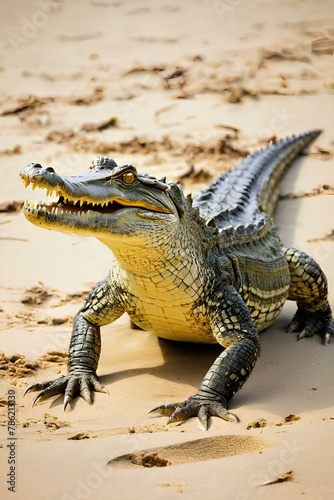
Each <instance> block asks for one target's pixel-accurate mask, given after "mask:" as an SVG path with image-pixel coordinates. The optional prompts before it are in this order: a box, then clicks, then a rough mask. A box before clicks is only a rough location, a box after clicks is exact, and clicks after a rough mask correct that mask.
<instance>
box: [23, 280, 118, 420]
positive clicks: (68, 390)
mask: <svg viewBox="0 0 334 500" xmlns="http://www.w3.org/2000/svg"><path fill="white" fill-rule="evenodd" d="M118 292H119V290H118ZM121 297H122V294H119V293H117V287H114V286H113V283H112V280H111V278H110V277H109V276H108V277H107V278H106V279H105V280H103V281H101V282H100V283H99V284H98V285H97V286H96V287H95V288H94V289H93V290H92V292H91V293H90V294H89V296H88V298H87V301H86V303H85V305H84V306H83V308H82V309H81V310H80V311H79V312H78V314H77V315H76V316H75V318H74V322H73V331H72V337H71V342H70V348H69V355H68V373H67V375H65V376H62V377H59V378H57V379H55V380H51V381H48V382H44V383H39V384H34V385H32V386H30V387H28V389H27V390H26V391H25V394H26V393H28V392H34V391H41V392H40V393H39V394H38V395H37V397H36V398H35V400H34V402H33V404H35V403H37V402H38V401H44V400H45V399H48V398H49V397H51V396H55V395H57V394H64V410H65V409H66V407H67V405H68V404H69V403H70V402H71V401H72V400H73V399H74V398H75V397H76V396H79V395H80V396H81V397H82V398H83V399H84V400H85V401H87V402H88V403H89V404H91V402H92V392H93V391H97V392H108V391H107V390H106V389H105V388H104V387H103V386H102V385H101V383H100V382H99V379H98V377H97V375H96V370H97V366H98V363H99V358H100V351H101V337H100V326H102V325H106V324H108V323H111V322H112V321H115V320H116V319H117V318H119V317H120V316H121V315H122V313H123V312H124V309H123V307H122V300H121Z"/></svg>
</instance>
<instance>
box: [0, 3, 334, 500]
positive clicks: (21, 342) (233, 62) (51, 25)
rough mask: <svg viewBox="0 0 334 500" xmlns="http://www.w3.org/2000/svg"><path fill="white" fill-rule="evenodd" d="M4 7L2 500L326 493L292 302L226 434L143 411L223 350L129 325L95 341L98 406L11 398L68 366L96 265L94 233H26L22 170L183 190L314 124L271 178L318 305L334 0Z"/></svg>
mask: <svg viewBox="0 0 334 500" xmlns="http://www.w3.org/2000/svg"><path fill="white" fill-rule="evenodd" d="M0 6H1V12H2V15H1V18H2V29H1V31H2V44H1V52H0V56H1V59H0V71H1V79H0V93H1V94H0V124H1V126H0V139H1V140H0V173H1V182H0V211H1V213H0V238H1V260H0V268H1V271H0V280H1V281H0V297H1V303H0V322H1V333H0V351H1V353H2V354H1V356H0V373H1V375H2V378H1V380H0V389H1V396H0V416H1V427H0V429H1V436H0V437H1V448H0V471H1V474H0V497H1V498H2V499H11V498H15V499H20V500H21V499H22V500H42V499H43V500H44V499H46V498H47V499H50V500H56V499H57V500H58V499H60V500H73V499H78V500H79V499H83V500H85V499H102V500H104V499H111V500H119V499H121V500H125V499H126V500H132V499H134V500H136V499H142V498H143V499H147V500H149V499H152V500H153V499H156V498H162V499H174V498H185V499H199V498H206V499H210V500H211V499H213V500H215V499H222V498H223V499H227V500H230V499H231V500H235V499H236V500H248V499H255V498H263V499H269V498H270V499H271V500H275V499H280V498H287V499H298V498H305V499H311V498H314V499H321V500H327V499H331V498H333V497H334V479H333V459H334V451H333V438H334V407H333V400H334V377H333V368H334V355H333V346H334V342H332V343H331V344H330V345H329V346H326V347H324V346H322V345H321V342H320V338H315V337H314V338H310V339H303V340H302V341H300V342H297V341H296V336H295V334H286V333H285V328H286V325H287V324H288V322H289V320H290V318H291V316H292V315H293V313H294V311H295V304H293V303H288V304H286V307H285V308H284V311H283V313H282V315H281V316H280V318H279V320H278V321H277V322H276V324H275V325H274V326H272V327H271V328H269V329H268V330H267V331H266V332H264V333H263V334H261V341H262V355H261V357H260V359H259V361H258V363H257V365H256V367H255V370H254V372H253V373H252V375H251V377H250V379H249V381H248V382H247V383H246V385H245V386H244V388H243V389H242V390H241V391H240V393H238V394H237V395H236V396H235V398H234V399H233V400H232V401H231V405H230V407H231V410H232V411H233V412H235V413H237V414H238V416H239V418H240V423H238V424H231V423H227V422H225V421H223V420H220V419H217V418H215V419H212V422H211V427H210V429H209V430H208V431H207V432H203V431H202V430H200V429H199V425H198V422H197V420H196V419H190V420H188V421H187V422H185V423H184V424H183V425H180V426H178V425H170V426H167V425H166V418H152V417H148V416H147V412H148V411H149V410H150V409H151V408H152V407H154V406H157V405H159V404H162V403H167V402H173V401H182V400H183V399H185V398H187V397H188V396H189V395H191V394H193V393H194V392H195V391H196V389H197V388H198V387H199V385H200V383H201V381H202V378H203V376H204V374H205V372H206V371H207V369H208V368H209V366H210V365H211V363H212V362H213V360H214V359H215V357H216V356H217V355H218V353H219V352H220V349H219V347H218V346H203V345H191V344H179V343H173V342H168V341H163V340H159V339H157V338H156V337H154V336H152V335H150V334H149V333H147V332H142V331H133V330H131V329H130V327H129V321H128V319H127V318H126V317H122V318H121V319H120V320H118V321H117V322H116V323H114V324H112V325H109V326H107V327H105V328H103V330H102V355H101V360H100V365H99V370H98V373H99V375H100V377H101V381H102V383H103V384H104V385H105V386H106V388H107V389H108V391H109V393H110V395H109V396H107V395H105V394H96V395H95V401H94V404H93V405H91V406H89V405H88V404H87V403H85V402H84V401H83V400H82V399H80V400H76V401H75V402H74V403H73V404H72V405H71V409H68V410H67V411H66V412H65V413H64V412H63V398H62V397H55V398H53V399H51V400H50V401H46V402H44V403H41V404H38V405H37V406H35V407H32V406H31V404H32V401H33V396H34V395H33V394H29V395H27V396H26V397H25V398H23V392H24V390H25V389H26V388H27V387H28V386H29V385H30V384H32V383H36V382H42V381H44V380H48V379H53V378H56V377H58V376H59V374H65V373H66V356H67V346H68V343H69V338H70V334H71V321H72V318H73V316H74V315H75V313H76V312H77V311H78V309H79V308H80V307H81V305H82V303H83V301H84V300H85V297H86V296H87V293H88V292H89V290H90V289H91V288H92V287H93V286H94V284H95V283H97V282H98V281H99V280H101V279H102V278H103V277H104V276H105V275H106V273H107V271H108V268H109V267H110V264H111V255H110V252H109V250H108V249H107V248H106V247H104V246H102V245H101V244H100V243H99V242H98V241H97V240H95V239H93V238H84V237H80V236H78V235H65V234H62V233H56V232H52V231H45V230H42V229H39V228H37V227H35V226H33V225H31V224H29V223H28V222H27V221H26V219H25V218H24V217H23V215H22V214H21V213H20V206H21V203H22V201H23V200H24V199H25V198H26V197H29V199H30V200H33V199H34V196H37V197H39V196H40V195H39V193H38V194H36V193H37V191H34V193H31V191H29V190H27V191H25V190H24V188H23V186H22V185H21V183H20V180H19V171H20V170H21V168H22V167H23V166H25V165H26V164H28V163H30V162H39V163H41V164H42V165H53V166H54V167H55V168H56V169H57V171H58V172H60V173H62V174H67V175H72V174H78V173H81V172H83V171H85V170H86V169H87V167H88V166H89V165H90V164H91V161H92V159H93V158H94V157H95V156H96V155H106V156H110V157H112V158H114V159H115V160H116V161H117V162H118V163H120V164H122V163H124V164H125V163H132V164H133V165H135V166H136V167H137V169H138V170H139V171H141V172H148V173H150V174H152V175H157V176H160V177H161V176H165V175H166V176H167V178H168V179H169V180H174V181H175V180H178V181H180V182H182V183H183V185H184V187H185V190H186V191H187V192H191V191H192V192H195V191H197V190H198V189H199V187H200V186H201V185H202V184H203V183H207V182H210V180H211V179H213V178H214V177H215V176H216V175H217V174H218V173H220V172H222V171H224V170H226V169H228V168H230V167H232V166H234V165H236V164H237V163H238V161H240V160H241V159H242V158H243V157H244V156H245V155H247V154H248V153H249V152H251V151H253V150H254V149H255V148H257V147H261V146H264V145H266V144H267V143H268V141H269V140H270V139H271V138H276V137H284V136H286V135H289V134H292V133H298V132H302V131H305V130H308V129H312V128H322V129H323V130H324V132H323V134H322V135H321V136H320V138H319V139H318V140H317V142H316V144H314V145H313V146H312V147H311V149H310V154H309V155H308V156H302V157H301V158H300V159H298V160H297V161H296V163H295V165H294V166H293V168H292V169H291V170H290V171H289V173H288V174H287V175H286V177H285V179H284V181H283V182H282V186H281V201H280V202H279V206H278V209H277V213H276V219H275V222H276V225H277V226H278V228H279V231H280V234H281V237H282V239H283V241H284V242H285V243H286V244H289V245H294V246H296V247H298V248H301V249H303V250H304V251H306V252H308V253H310V254H311V255H312V256H313V257H314V258H315V259H316V260H317V261H318V262H319V263H320V264H321V266H322V267H323V269H324V271H325V273H326V275H327V277H328V281H329V287H330V300H331V304H332V306H333V289H334V267H333V255H334V241H333V229H334V221H333V208H334V205H333V197H332V195H333V189H334V159H333V156H334V149H333V147H334V146H333V144H334V136H333V131H334V126H333V125H334V118H333V117H334V56H333V47H334V28H333V26H334V24H333V23H334V10H333V4H332V1H331V0H321V1H317V2H312V1H310V0H305V1H299V0H295V1H290V0H283V1H280V2H278V1H272V0H269V1H266V2H265V1H263V0H250V1H245V0H244V1H243V0H238V1H237V0H212V1H205V0H194V1H190V0H184V1H182V2H178V1H176V0H156V1H153V0H138V1H134V0H128V1H116V0H81V1H78V0H77V1H76V0H63V1H62V0H53V1H47V0H40V1H33V0H28V1H23V0H17V1H15V2H12V1H10V0H1V1H0ZM9 396H10V397H9ZM12 398H13V399H14V403H13V402H12ZM8 404H9V406H8ZM13 404H14V406H13ZM13 409H14V410H15V414H14V413H13ZM12 423H14V431H13V434H10V431H11V427H12V425H11V424H12ZM14 438H17V439H14ZM11 459H13V460H14V464H11V463H9V461H10V460H11ZM11 466H12V467H13V469H10V467H11ZM7 474H9V476H7ZM11 475H12V482H13V484H14V486H13V488H14V489H15V493H13V491H10V490H8V488H9V487H11V483H10V482H9V483H7V481H11Z"/></svg>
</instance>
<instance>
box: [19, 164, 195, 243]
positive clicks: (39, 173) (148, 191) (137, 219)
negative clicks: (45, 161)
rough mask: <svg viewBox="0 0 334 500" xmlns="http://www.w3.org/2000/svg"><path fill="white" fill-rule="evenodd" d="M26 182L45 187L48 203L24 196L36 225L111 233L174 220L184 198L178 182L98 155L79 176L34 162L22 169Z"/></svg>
mask: <svg viewBox="0 0 334 500" xmlns="http://www.w3.org/2000/svg"><path fill="white" fill-rule="evenodd" d="M20 176H21V179H22V182H23V184H24V186H25V187H27V186H28V185H29V184H31V185H32V189H35V188H36V187H37V188H42V189H45V190H46V194H47V196H51V197H52V196H54V201H51V202H50V203H44V202H40V203H37V202H35V203H29V202H28V201H26V202H25V204H24V206H23V213H24V215H25V217H26V218H27V219H28V220H29V221H30V222H32V223H33V224H36V225H38V226H41V227H44V228H46V229H53V230H56V231H62V232H70V233H81V234H86V235H87V234H88V235H91V236H96V237H97V238H100V237H101V238H102V239H103V238H104V239H105V238H109V237H111V236H112V237H117V235H120V236H123V237H124V236H125V235H129V236H134V235H136V233H140V234H142V233H143V232H144V229H145V227H144V226H150V227H151V226H152V225H154V226H155V227H158V226H161V225H163V226H165V225H166V224H172V223H173V221H174V223H175V221H176V220H178V219H179V218H180V217H181V216H182V214H183V213H184V208H183V207H182V206H181V205H182V204H183V203H185V202H186V199H185V198H184V197H183V196H181V190H180V189H179V188H178V186H176V185H175V184H167V183H166V182H165V179H161V180H158V179H156V178H154V177H151V176H149V175H147V174H144V175H140V174H138V173H137V170H136V169H135V167H133V166H131V165H125V166H117V164H116V163H115V162H114V161H113V160H111V159H110V158H107V157H98V158H96V159H95V160H94V161H93V165H92V167H91V168H90V169H89V170H88V171H87V172H86V173H84V174H82V175H78V176H62V175H59V174H57V173H56V172H55V171H54V169H53V168H52V167H46V168H42V166H41V165H40V164H38V163H30V164H29V165H27V166H26V167H25V168H23V170H22V171H21V173H20Z"/></svg>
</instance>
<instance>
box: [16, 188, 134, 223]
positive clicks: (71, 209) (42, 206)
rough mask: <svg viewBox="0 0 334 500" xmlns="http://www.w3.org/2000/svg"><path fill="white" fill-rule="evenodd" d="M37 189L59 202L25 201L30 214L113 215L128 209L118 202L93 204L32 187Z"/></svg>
mask: <svg viewBox="0 0 334 500" xmlns="http://www.w3.org/2000/svg"><path fill="white" fill-rule="evenodd" d="M22 183H23V185H24V186H25V187H28V186H29V184H30V183H31V181H29V180H27V179H22ZM36 187H39V188H41V189H45V190H46V196H54V195H56V197H58V199H57V201H52V202H50V203H48V202H46V201H40V202H36V201H35V202H33V203H29V201H28V200H26V201H25V203H24V206H23V209H24V210H25V211H28V212H38V213H40V214H42V213H43V212H45V213H48V214H51V215H65V214H75V215H79V216H80V215H82V214H87V213H88V212H96V213H102V214H112V213H114V212H116V211H117V210H120V209H122V208H126V207H127V205H125V204H124V205H123V204H122V203H119V202H118V201H101V202H92V201H86V200H84V199H82V198H79V199H74V198H72V199H71V198H69V197H67V196H68V195H64V194H62V193H61V191H60V190H53V189H50V188H47V187H44V188H43V187H41V186H38V185H37V184H33V185H32V189H33V190H34V189H35V188H36Z"/></svg>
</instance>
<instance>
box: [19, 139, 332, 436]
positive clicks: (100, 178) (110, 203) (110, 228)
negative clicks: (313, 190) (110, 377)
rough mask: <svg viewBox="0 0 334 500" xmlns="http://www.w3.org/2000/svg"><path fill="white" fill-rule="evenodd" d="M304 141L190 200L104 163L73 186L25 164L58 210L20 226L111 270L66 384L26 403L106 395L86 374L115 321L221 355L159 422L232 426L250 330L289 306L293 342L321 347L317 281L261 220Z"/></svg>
mask: <svg viewBox="0 0 334 500" xmlns="http://www.w3.org/2000/svg"><path fill="white" fill-rule="evenodd" d="M319 133H320V132H319V131H312V132H308V133H305V134H301V135H299V136H293V137H291V138H288V139H285V140H282V141H280V142H278V143H276V144H273V145H271V146H269V147H268V148H267V149H265V150H261V151H259V152H256V153H254V154H253V155H250V156H249V157H248V158H246V159H245V160H244V161H243V162H242V163H241V164H240V165H239V166H238V167H237V168H236V169H234V170H232V171H231V172H228V173H227V174H225V175H222V176H220V177H218V179H216V181H214V182H213V183H212V184H211V185H210V186H208V187H207V188H205V189H203V190H202V191H201V192H200V193H199V194H198V195H197V196H196V197H195V198H194V200H193V201H192V200H191V199H189V198H185V197H184V194H183V191H182V189H181V187H180V186H178V185H176V184H173V183H169V184H168V183H166V181H165V179H161V180H157V179H155V178H153V177H150V176H148V175H140V174H138V173H137V171H136V169H135V168H134V167H133V166H130V165H126V166H124V167H120V166H117V165H116V163H115V162H114V161H113V160H111V159H109V158H104V157H99V158H97V159H96V160H95V161H94V162H93V166H92V167H91V169H90V170H89V171H88V172H87V173H86V174H83V175H81V176H76V177H74V176H72V177H62V176H59V175H58V174H56V173H55V171H54V170H53V168H52V167H48V168H42V167H41V165H39V164H30V165H28V166H27V167H25V168H24V169H23V170H22V172H21V178H22V181H23V183H24V184H25V185H26V186H27V185H28V184H30V183H32V184H33V186H34V187H35V186H37V187H40V188H44V189H46V190H47V193H48V194H50V195H52V194H54V193H55V194H56V195H57V196H58V202H53V203H50V204H37V203H35V204H29V203H28V202H26V204H25V205H24V208H23V212H24V214H25V216H26V217H27V219H28V220H30V221H31V222H32V223H34V224H36V225H40V226H41V227H44V228H47V229H54V230H57V231H63V232H77V233H80V234H87V235H94V236H95V237H96V238H98V239H99V240H100V241H101V242H102V243H104V244H105V245H107V246H108V247H109V248H110V249H111V251H112V253H113V255H114V257H115V261H114V264H113V267H112V269H111V271H110V273H109V274H108V276H107V277H106V278H105V279H104V280H103V281H101V282H100V283H99V284H98V285H97V286H96V287H95V288H94V290H93V291H92V292H91V293H90V295H89V296H88V298H87V301H86V303H85V305H84V306H83V307H82V309H81V310H80V311H79V312H78V314H77V315H76V317H75V318H74V325H73V333H72V338H71V343H70V349H69V363H68V374H67V375H66V376H65V377H60V378H59V379H56V380H54V381H50V382H45V383H44V384H35V385H33V386H32V387H29V388H28V390H27V392H30V391H41V392H40V393H39V394H38V395H37V397H36V398H35V402H37V401H42V400H44V399H47V398H48V397H50V396H53V395H55V394H61V393H64V406H65V408H66V406H67V405H68V404H69V403H70V402H71V401H72V399H73V398H74V397H75V396H77V395H79V394H80V395H81V396H82V397H83V398H84V399H85V400H86V401H88V402H89V403H90V402H91V394H92V392H93V391H102V392H106V390H105V388H104V387H103V386H102V385H101V384H100V382H99V380H98V377H97V375H96V370H97V367H98V362H99V356H100V345H101V343H100V327H101V326H103V325H106V324H108V323H111V322H113V321H115V320H116V319H117V318H119V317H120V316H121V315H122V314H123V313H124V312H126V313H127V314H128V315H129V316H130V318H131V321H132V323H133V324H134V325H136V326H137V327H139V328H142V329H144V330H147V331H150V332H152V333H154V334H156V335H158V336H160V337H163V338H166V339H171V340H178V341H189V342H201V343H219V344H220V345H221V346H222V348H223V351H222V353H221V354H220V356H219V357H218V358H217V359H216V361H215V362H214V364H213V365H212V366H211V368H210V369H209V371H208V373H207V374H206V375H205V377H204V379H203V382H202V385H201V387H200V389H199V391H198V392H197V393H196V394H195V395H193V396H190V397H189V398H188V399H187V400H186V401H183V402H180V403H172V404H167V405H161V406H158V407H156V408H154V410H152V412H155V413H160V414H162V415H166V416H169V420H168V422H174V421H182V420H185V419H187V418H189V417H192V416H198V417H199V419H200V421H201V423H202V425H203V426H204V428H207V426H208V419H209V417H210V416H213V415H215V416H218V417H221V418H223V419H226V420H232V421H236V420H237V417H236V416H235V415H234V414H232V413H230V412H229V411H228V402H229V400H230V399H231V398H232V396H233V395H234V394H235V393H236V392H237V391H238V390H239V389H240V388H241V387H242V385H243V384H244V382H245V381H246V380H247V378H248V376H249V375H250V373H251V371H252V369H253V367H254V365H255V363H256V360H257V358H258V356H259V353H260V342H259V335H258V332H260V331H261V330H263V329H264V328H267V327H268V326H269V325H271V324H272V323H273V321H274V320H275V319H276V317H277V316H278V315H279V313H280V311H281V309H282V307H283V305H284V303H285V301H286V300H287V299H291V300H295V301H297V306H298V310H297V313H296V315H295V317H294V319H293V321H292V323H291V324H290V327H289V329H290V330H291V331H294V330H299V331H300V333H299V337H298V338H302V337H306V336H311V335H313V334H314V333H319V334H320V335H321V336H322V338H323V342H324V343H325V344H326V343H328V342H329V340H330V337H331V335H333V331H334V321H333V319H332V316H331V310H330V307H329V304H328V299H327V282H326V278H325V276H324V274H323V272H322V271H321V269H320V268H319V266H318V264H316V263H315V262H314V261H313V259H311V257H309V256H307V255H306V254H304V253H303V252H299V251H297V250H296V249H290V248H286V247H283V246H282V244H281V242H280V240H279V237H278V235H277V234H276V231H275V228H274V226H273V222H272V214H273V212H274V208H275V205H276V202H277V199H278V187H277V186H278V182H279V180H280V178H281V177H282V175H283V174H284V172H285V170H286V169H287V168H288V166H289V165H290V164H291V162H292V161H293V160H294V158H295V157H296V156H297V155H298V154H299V153H300V152H301V151H302V150H303V149H304V148H305V147H306V146H307V145H308V144H310V143H311V142H312V141H313V140H314V139H315V138H316V137H317V136H318V135H319Z"/></svg>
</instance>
